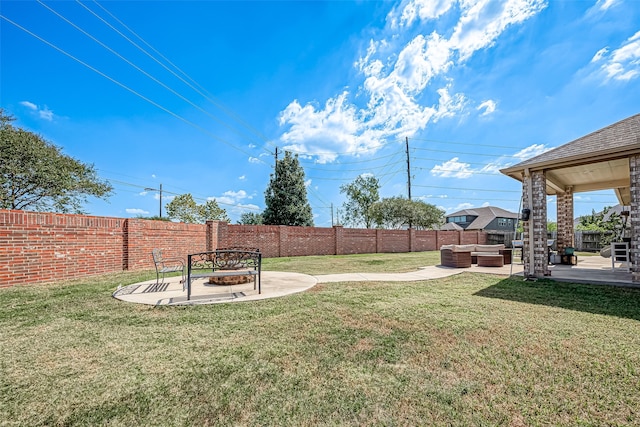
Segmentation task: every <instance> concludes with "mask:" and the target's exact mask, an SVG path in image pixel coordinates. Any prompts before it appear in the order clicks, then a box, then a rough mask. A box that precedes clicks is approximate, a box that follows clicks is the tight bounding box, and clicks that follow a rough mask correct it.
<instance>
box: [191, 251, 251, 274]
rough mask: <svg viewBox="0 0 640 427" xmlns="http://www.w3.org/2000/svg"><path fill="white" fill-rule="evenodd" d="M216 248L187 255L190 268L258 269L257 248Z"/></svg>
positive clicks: (213, 269) (214, 269) (215, 269)
mask: <svg viewBox="0 0 640 427" xmlns="http://www.w3.org/2000/svg"><path fill="white" fill-rule="evenodd" d="M246 249H249V248H243V249H238V248H233V249H228V248H225V249H217V250H215V251H208V252H200V253H197V254H191V255H189V269H190V270H212V271H217V270H251V269H253V270H260V268H261V264H262V254H261V253H260V250H258V249H250V250H246Z"/></svg>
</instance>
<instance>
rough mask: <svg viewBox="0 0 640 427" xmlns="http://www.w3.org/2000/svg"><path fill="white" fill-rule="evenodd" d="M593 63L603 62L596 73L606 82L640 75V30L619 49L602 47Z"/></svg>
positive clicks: (626, 79) (592, 60) (594, 57)
mask: <svg viewBox="0 0 640 427" xmlns="http://www.w3.org/2000/svg"><path fill="white" fill-rule="evenodd" d="M591 63H592V64H600V63H602V65H600V68H598V69H597V70H596V71H594V74H595V75H599V76H602V78H603V80H604V81H605V82H608V81H610V80H618V81H628V80H631V79H634V78H636V77H638V76H640V31H638V32H637V33H635V34H634V35H633V36H631V37H629V38H628V39H627V40H625V41H624V42H623V43H622V45H621V46H620V47H619V48H618V49H615V50H612V51H609V48H607V47H605V48H602V49H600V50H599V51H598V52H596V54H595V55H594V56H593V58H592V59H591Z"/></svg>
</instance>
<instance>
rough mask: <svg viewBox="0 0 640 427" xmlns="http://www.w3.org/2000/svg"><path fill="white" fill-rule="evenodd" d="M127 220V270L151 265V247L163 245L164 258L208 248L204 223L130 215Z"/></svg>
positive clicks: (151, 267)
mask: <svg viewBox="0 0 640 427" xmlns="http://www.w3.org/2000/svg"><path fill="white" fill-rule="evenodd" d="M126 221H127V234H126V236H125V239H126V241H127V251H126V255H127V257H126V259H127V264H126V265H125V269H126V270H148V269H153V260H152V258H151V251H152V250H153V249H155V248H157V249H162V256H163V257H164V258H176V257H177V258H183V259H186V257H187V254H191V253H196V252H204V251H206V250H207V239H206V236H207V226H206V225H205V224H185V223H181V222H169V221H149V220H146V219H136V218H129V219H127V220H126Z"/></svg>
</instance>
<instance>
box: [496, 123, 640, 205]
mask: <svg viewBox="0 0 640 427" xmlns="http://www.w3.org/2000/svg"><path fill="white" fill-rule="evenodd" d="M639 154H640V114H636V115H634V116H631V117H628V118H626V119H624V120H621V121H619V122H618V123H614V124H612V125H610V126H607V127H605V128H603V129H600V130H598V131H595V132H593V133H591V134H589V135H586V136H583V137H582V138H578V139H576V140H574V141H571V142H569V143H567V144H564V145H561V146H559V147H557V148H555V149H553V150H550V151H547V152H546V153H543V154H541V155H539V156H537V157H534V158H532V159H529V160H525V161H524V162H521V163H518V164H517V165H514V166H511V167H508V168H505V169H502V170H501V172H502V173H503V174H505V175H507V176H510V177H512V178H514V179H517V180H518V181H523V180H524V177H525V175H526V174H527V173H529V172H533V171H544V172H545V176H546V180H547V186H546V192H547V194H549V195H556V194H558V193H564V192H566V191H568V190H571V191H572V192H574V193H582V192H585V191H597V190H607V189H613V190H614V191H615V193H616V196H617V197H618V201H619V202H620V204H621V205H630V204H631V196H630V181H631V180H630V172H629V157H630V156H637V155H639Z"/></svg>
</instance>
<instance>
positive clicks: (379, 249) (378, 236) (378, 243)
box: [376, 228, 382, 253]
mask: <svg viewBox="0 0 640 427" xmlns="http://www.w3.org/2000/svg"><path fill="white" fill-rule="evenodd" d="M380 252H382V230H381V229H379V228H377V229H376V253H380Z"/></svg>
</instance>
